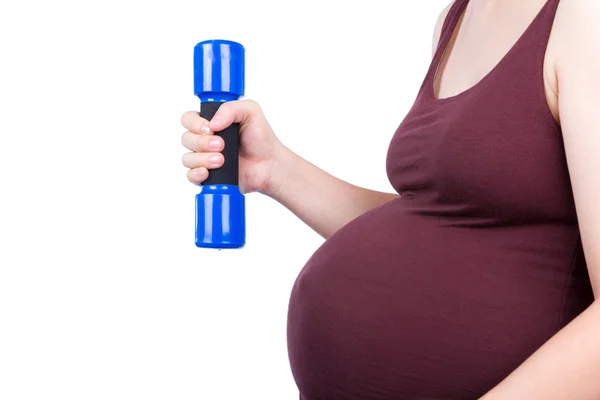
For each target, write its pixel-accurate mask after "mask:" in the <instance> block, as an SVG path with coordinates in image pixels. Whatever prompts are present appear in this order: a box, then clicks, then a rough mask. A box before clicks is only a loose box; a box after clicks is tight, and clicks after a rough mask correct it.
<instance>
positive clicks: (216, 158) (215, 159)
mask: <svg viewBox="0 0 600 400" xmlns="http://www.w3.org/2000/svg"><path fill="white" fill-rule="evenodd" d="M220 161H221V157H220V156H218V155H214V156H210V157H208V162H210V163H211V164H218V163H219V162H220Z"/></svg>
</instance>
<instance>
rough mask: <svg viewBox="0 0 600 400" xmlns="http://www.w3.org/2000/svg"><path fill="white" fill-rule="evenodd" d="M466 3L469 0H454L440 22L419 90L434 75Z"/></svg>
mask: <svg viewBox="0 0 600 400" xmlns="http://www.w3.org/2000/svg"><path fill="white" fill-rule="evenodd" d="M468 4H469V0H455V1H454V3H453V4H452V5H451V6H450V9H449V10H448V14H447V15H446V18H445V19H444V22H443V24H442V30H441V32H440V38H439V39H438V43H437V46H436V50H435V53H434V54H433V59H432V60H431V63H430V64H429V70H428V71H427V75H426V76H425V79H424V81H423V84H422V85H421V89H420V91H419V92H421V91H422V90H423V88H424V87H425V85H426V84H427V82H428V80H429V79H430V78H431V77H432V75H435V73H436V70H437V68H438V66H439V64H440V61H441V59H442V57H443V56H444V52H445V50H446V47H448V43H449V42H450V39H451V38H452V34H453V33H454V31H455V30H456V25H458V22H459V21H460V17H461V16H462V14H463V13H464V11H465V9H466V8H467V5H468Z"/></svg>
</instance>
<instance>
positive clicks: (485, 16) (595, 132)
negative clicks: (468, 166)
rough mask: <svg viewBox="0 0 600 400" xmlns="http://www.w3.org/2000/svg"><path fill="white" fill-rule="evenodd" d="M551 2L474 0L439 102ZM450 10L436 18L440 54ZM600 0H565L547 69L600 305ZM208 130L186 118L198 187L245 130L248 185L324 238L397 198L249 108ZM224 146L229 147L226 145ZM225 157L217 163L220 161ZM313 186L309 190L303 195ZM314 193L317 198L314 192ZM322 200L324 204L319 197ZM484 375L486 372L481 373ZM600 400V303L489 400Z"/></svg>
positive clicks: (244, 181)
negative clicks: (230, 138)
mask: <svg viewBox="0 0 600 400" xmlns="http://www.w3.org/2000/svg"><path fill="white" fill-rule="evenodd" d="M545 2H546V0H471V1H470V2H469V5H468V7H467V10H466V12H465V14H464V15H463V17H462V19H461V23H460V25H459V29H457V30H456V32H455V35H454V37H453V38H452V40H451V43H450V45H449V46H448V48H447V49H446V53H445V57H444V59H443V62H442V65H441V66H440V68H439V70H438V75H437V76H436V84H435V94H436V96H437V97H438V98H445V97H450V96H453V95H456V94H458V93H461V92H463V91H464V90H466V89H468V88H470V87H472V86H474V85H475V84H476V83H477V82H478V81H479V80H480V79H481V78H482V77H483V76H485V75H486V74H487V73H488V72H489V71H490V70H491V69H492V68H494V66H495V65H496V64H497V63H498V61H499V60H500V59H501V58H502V57H503V56H504V55H505V54H506V52H507V51H508V49H509V48H510V47H511V46H512V45H513V44H514V43H515V42H516V40H517V39H518V37H519V36H520V35H521V34H522V33H523V31H524V30H525V29H526V27H527V25H528V24H529V23H530V22H531V21H532V20H533V18H534V16H535V15H536V14H537V12H538V11H539V10H540V9H541V8H542V6H543V5H544V4H545ZM447 11H448V8H446V9H445V10H444V11H443V12H442V14H441V15H440V18H439V20H438V23H437V26H436V29H435V34H434V48H435V47H436V46H437V42H438V39H439V35H440V30H441V27H442V23H443V20H444V18H445V16H446V14H447ZM598 21H600V2H599V1H598V0H561V2H560V5H559V8H558V11H557V14H556V19H555V22H554V26H553V30H552V34H551V37H550V41H549V43H548V48H547V52H546V58H545V62H544V68H543V75H544V90H545V93H546V98H547V102H548V107H549V110H550V111H551V113H552V115H553V116H554V118H555V120H556V121H557V122H558V123H559V124H560V125H561V127H562V134H563V140H564V143H565V154H566V157H567V163H568V168H569V174H570V177H571V182H572V187H573V195H574V199H575V204H576V208H577V216H578V221H579V227H580V232H581V238H582V243H583V249H584V253H585V258H586V261H587V265H588V272H589V276H590V281H591V283H592V287H593V290H594V293H595V294H596V298H597V297H598V293H600V206H599V205H600V183H599V182H600V112H599V110H600V24H598ZM218 115H219V116H220V117H221V118H222V121H221V122H220V123H217V122H216V121H215V120H213V121H211V123H210V131H207V132H205V133H203V131H202V127H205V126H209V125H208V123H207V121H205V120H203V119H202V118H200V117H199V115H198V113H197V112H188V113H186V114H185V115H184V116H183V118H182V124H183V126H184V127H185V128H186V129H188V132H186V133H185V134H184V135H183V144H184V145H185V146H186V147H187V148H188V149H190V150H192V152H193V153H190V154H188V155H186V156H184V161H183V163H184V165H185V166H186V167H188V168H190V171H189V172H188V177H189V179H190V181H192V182H193V183H195V184H199V183H201V182H202V181H203V180H204V179H206V176H207V168H208V169H210V168H216V167H218V166H220V164H221V163H222V160H221V161H220V162H219V161H217V162H216V163H214V164H210V163H208V156H209V154H212V153H214V152H215V151H218V150H217V149H215V150H209V147H208V142H209V140H210V139H211V138H213V137H214V136H212V135H211V133H212V132H213V131H219V130H221V129H223V128H225V127H226V126H228V125H229V124H230V123H231V122H233V121H236V122H241V126H242V129H241V140H242V149H241V164H240V169H241V186H242V190H243V191H244V192H251V191H259V192H261V193H264V194H266V195H268V196H271V197H273V198H274V199H276V200H277V201H279V202H280V203H281V204H283V205H284V206H286V207H288V208H289V209H290V210H291V211H292V212H294V213H295V214H296V215H298V216H299V217H300V218H301V219H302V220H303V221H305V222H306V223H307V224H308V225H310V226H311V227H312V228H313V229H315V230H316V231H317V232H319V233H320V234H321V235H322V236H323V237H325V238H327V237H329V236H330V235H332V234H333V233H334V232H335V231H337V230H338V229H339V228H341V227H342V226H343V225H345V224H346V223H348V222H349V221H351V220H352V219H354V218H355V217H357V216H359V215H361V214H362V213H364V212H366V211H367V210H369V209H371V208H374V207H377V206H378V205H380V204H382V203H383V202H386V201H390V200H392V199H395V198H397V197H398V195H397V194H388V193H380V192H374V191H371V190H368V189H364V188H359V187H356V186H353V185H351V184H349V183H347V182H344V181H341V180H339V179H337V178H335V177H333V176H331V175H329V174H327V173H326V172H324V171H322V170H320V169H319V168H317V167H315V166H314V165H312V164H310V163H309V162H308V161H306V160H304V159H302V158H301V157H299V156H297V155H296V154H294V153H293V152H292V151H291V150H289V149H288V148H286V147H285V146H283V145H282V144H281V142H280V141H279V140H278V139H277V137H276V136H275V134H274V133H273V131H272V129H271V128H270V127H269V124H268V123H267V121H266V118H265V117H264V115H263V114H262V112H261V111H260V107H258V105H257V104H256V103H254V102H251V101H239V102H232V103H228V104H226V105H224V106H223V107H222V108H221V110H220V111H219V113H218ZM221 146H222V144H221ZM217 157H218V156H217ZM307 188H309V190H306V189H307ZM309 193H310V194H309ZM313 193H319V196H318V197H317V196H314V195H312V194H313ZM482 367H484V366H482ZM599 398H600V305H599V302H598V301H594V303H593V304H592V305H591V306H590V307H589V308H588V309H586V310H585V311H584V312H583V313H582V314H581V315H579V316H578V317H577V318H575V319H574V320H573V321H572V322H571V323H569V324H568V325H567V326H566V327H564V328H563V329H561V330H560V331H559V332H558V333H557V334H556V335H554V336H553V337H552V338H551V339H550V340H549V341H548V342H546V343H545V344H544V345H543V346H542V347H541V348H540V349H538V351H536V352H535V353H534V354H533V355H532V356H531V357H529V358H528V359H527V360H526V361H525V362H524V363H523V364H522V365H521V366H519V367H518V368H517V369H516V370H515V371H513V372H512V373H511V374H510V375H509V376H508V377H506V379H504V380H503V381H502V382H500V383H499V384H498V385H497V386H496V387H495V388H493V389H492V390H491V391H490V392H489V393H488V394H486V395H485V396H484V397H483V399H485V400H495V399H499V400H505V399H544V400H546V399H552V400H555V399H556V400H558V399H561V400H562V399H565V400H572V399H581V400H592V399H599Z"/></svg>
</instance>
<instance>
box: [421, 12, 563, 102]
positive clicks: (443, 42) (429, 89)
mask: <svg viewBox="0 0 600 400" xmlns="http://www.w3.org/2000/svg"><path fill="white" fill-rule="evenodd" d="M456 1H457V2H458V3H459V4H457V5H456V7H457V8H456V10H455V12H454V13H452V15H449V16H447V18H448V17H449V20H447V21H446V22H445V23H444V25H447V27H446V29H442V34H441V37H440V43H439V44H438V46H437V48H436V51H435V54H434V57H433V60H432V61H431V65H430V67H429V71H428V72H427V77H426V82H425V95H426V98H427V100H429V101H430V102H432V103H438V104H444V103H448V102H453V101H457V100H460V99H462V98H463V97H465V96H468V95H470V94H474V93H476V92H477V91H478V90H480V89H481V88H483V87H484V86H485V83H486V82H487V81H489V80H490V79H491V78H492V77H493V76H494V75H496V74H497V73H498V71H499V70H501V69H502V67H504V65H505V64H506V63H508V62H509V61H510V59H511V56H512V55H513V54H514V53H515V52H516V51H517V49H518V48H519V47H520V45H521V43H522V42H523V41H524V40H525V39H526V38H527V36H528V35H529V33H530V32H531V31H532V30H533V29H534V28H535V26H536V25H537V23H538V21H539V20H540V19H541V18H542V16H543V15H544V14H545V11H546V10H547V9H548V7H549V6H550V4H551V3H553V2H554V1H556V0H546V2H545V3H544V5H543V6H542V8H541V9H540V11H538V13H537V14H536V16H535V17H534V18H533V20H532V21H531V22H530V23H529V25H528V26H527V28H525V30H524V31H523V33H522V34H521V35H520V36H519V37H518V39H517V41H516V42H515V43H514V44H513V45H512V46H511V47H510V48H509V49H508V51H507V52H506V53H505V54H504V56H502V58H501V59H500V60H499V61H498V62H497V63H496V64H495V66H494V67H493V68H492V69H491V70H490V71H489V72H487V73H486V74H485V75H484V76H483V77H482V78H481V79H480V80H479V81H478V82H476V83H475V84H474V85H472V86H470V87H469V88H467V89H465V90H463V91H462V92H460V93H457V94H455V95H452V96H448V97H443V98H439V97H438V96H436V94H435V88H434V86H435V79H436V77H437V74H438V72H439V71H438V70H439V66H440V63H441V60H442V57H443V56H444V54H445V53H446V51H447V50H448V45H449V42H450V39H451V38H452V36H453V34H454V33H455V31H456V28H457V25H458V22H459V21H460V19H461V17H462V16H463V15H464V13H465V12H466V9H467V6H468V5H469V0H456ZM459 29H460V28H459ZM442 72H443V71H442Z"/></svg>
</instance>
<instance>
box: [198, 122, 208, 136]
mask: <svg viewBox="0 0 600 400" xmlns="http://www.w3.org/2000/svg"><path fill="white" fill-rule="evenodd" d="M200 131H202V133H204V134H206V135H208V134H209V133H210V127H209V126H208V124H206V125H202V126H201V127H200Z"/></svg>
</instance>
